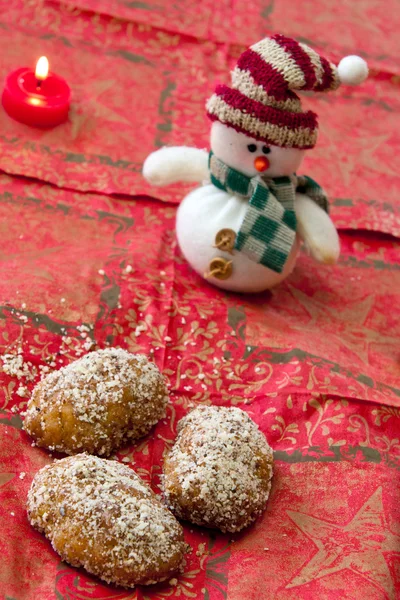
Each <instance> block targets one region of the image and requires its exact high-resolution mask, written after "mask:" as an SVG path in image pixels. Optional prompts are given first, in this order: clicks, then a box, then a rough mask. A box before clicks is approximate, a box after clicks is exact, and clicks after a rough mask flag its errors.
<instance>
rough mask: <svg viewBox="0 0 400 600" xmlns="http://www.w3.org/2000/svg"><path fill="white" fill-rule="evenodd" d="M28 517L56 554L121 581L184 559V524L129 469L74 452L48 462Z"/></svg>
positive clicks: (151, 578)
mask: <svg viewBox="0 0 400 600" xmlns="http://www.w3.org/2000/svg"><path fill="white" fill-rule="evenodd" d="M27 509H28V518H29V521H30V523H31V524H32V525H33V527H35V528H36V529H38V530H39V531H41V532H43V533H44V534H45V535H46V537H47V538H48V539H49V540H50V542H51V544H52V546H53V548H54V550H55V551H56V552H58V554H60V556H61V557H62V559H63V560H65V561H66V562H68V563H69V564H71V565H73V566H76V567H80V566H82V567H84V568H85V569H86V570H87V571H88V572H89V573H93V574H94V575H97V576H98V577H100V578H101V579H104V580H105V581H107V582H108V583H117V584H119V585H122V586H125V587H134V586H135V585H136V584H149V583H155V582H157V581H163V580H164V579H166V578H169V577H170V576H171V575H172V574H173V573H175V572H176V571H177V570H178V569H179V568H180V567H181V566H182V564H183V561H184V555H185V553H186V550H187V546H186V544H185V543H184V538H183V529H182V527H181V525H180V524H179V523H178V521H177V520H176V519H175V517H174V516H173V515H172V514H171V513H170V512H169V511H168V510H167V509H166V508H165V507H164V506H163V505H162V503H161V502H160V501H159V499H158V498H157V496H156V495H155V494H154V493H153V492H152V490H151V489H150V488H148V487H147V486H146V485H145V484H144V483H143V482H142V481H141V479H140V478H139V477H138V476H137V475H136V473H134V472H133V471H132V470H131V469H129V468H128V467H126V466H125V465H122V464H120V463H118V462H116V461H111V460H105V459H101V458H98V457H95V456H89V455H87V454H78V455H76V456H73V457H69V458H64V459H62V460H59V461H56V462H54V463H53V464H51V465H47V466H46V467H44V468H43V469H41V470H40V471H39V472H38V473H37V474H36V476H35V478H34V480H33V482H32V486H31V489H30V491H29V493H28V504H27Z"/></svg>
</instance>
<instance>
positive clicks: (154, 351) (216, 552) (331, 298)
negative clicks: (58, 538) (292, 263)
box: [0, 0, 400, 600]
mask: <svg viewBox="0 0 400 600" xmlns="http://www.w3.org/2000/svg"><path fill="white" fill-rule="evenodd" d="M2 4H3V5H2V10H1V14H0V31H1V36H0V50H1V51H0V70H1V73H2V74H3V75H2V76H3V77H5V75H6V74H7V73H8V72H9V71H11V70H12V69H14V68H16V67H18V66H23V65H30V64H34V61H35V60H36V58H37V57H38V56H39V55H42V54H46V55H47V56H48V57H49V59H50V62H51V67H52V69H53V70H54V71H55V72H57V73H59V74H60V75H63V76H64V77H65V78H66V79H67V80H68V82H69V83H70V85H71V88H72V91H73V105H72V110H71V115H70V119H69V121H68V122H67V123H66V124H64V125H62V126H60V127H58V128H56V129H53V130H50V131H40V130H35V129H30V128H29V127H27V126H24V125H21V124H18V123H16V122H14V121H12V120H11V119H9V118H8V116H7V115H6V114H5V113H4V112H3V111H2V110H0V170H1V174H0V348H1V354H2V355H3V356H4V354H11V355H12V356H16V355H18V351H19V349H21V350H20V356H21V357H22V360H23V361H25V363H26V364H27V363H31V366H29V365H28V368H27V371H26V372H25V374H22V375H21V377H20V379H18V378H17V377H15V376H12V375H10V374H7V372H5V370H7V369H5V370H4V366H3V367H0V371H1V372H0V385H1V390H2V394H1V396H0V500H1V503H0V514H1V523H2V529H1V535H0V557H1V560H0V598H1V599H2V600H53V599H57V600H89V599H103V598H104V599H111V598H112V599H114V600H128V599H129V600H161V599H167V598H168V599H170V600H175V599H178V598H179V599H180V600H184V599H193V600H303V599H304V600H314V599H316V598H318V599H321V600H396V599H398V598H400V591H399V590H400V502H399V498H400V495H399V492H400V485H399V482H400V472H399V471H400V350H399V348H400V344H399V339H400V302H399V300H400V250H399V241H398V238H399V237H400V201H399V199H398V194H399V187H400V186H399V179H400V165H399V159H398V154H399V135H400V134H399V130H398V122H399V113H400V94H399V84H400V69H399V66H398V60H397V57H398V54H399V45H398V41H397V40H398V36H397V32H398V31H399V25H400V23H399V11H398V6H397V3H396V1H395V0H388V1H387V2H386V3H383V2H382V0H358V1H357V2H353V3H349V2H347V1H345V0H338V1H337V2H335V3H334V4H332V3H330V2H327V1H326V0H318V1H317V0H316V1H313V2H311V0H304V1H303V2H293V1H292V0H275V1H274V0H253V1H252V2H249V3H245V2H240V1H239V0H221V1H220V2H214V1H213V2H211V0H204V2H198V1H195V0H171V2H168V3H167V2H166V0H141V1H134V2H132V1H131V0H114V1H113V2H111V0H68V1H67V2H65V3H60V2H57V1H45V2H43V1H40V0H28V1H23V0H14V1H13V2H8V3H5V2H4V3H2ZM276 31H281V32H282V33H285V34H286V35H293V36H296V37H297V38H298V39H300V40H302V41H305V42H307V43H309V44H311V45H312V46H313V47H315V48H316V49H318V50H320V51H321V52H323V53H324V54H326V55H327V56H328V57H329V58H331V59H334V60H339V59H340V58H341V57H342V56H343V55H345V54H348V53H359V54H361V55H362V56H364V57H365V58H366V59H367V60H368V61H369V64H370V66H371V77H370V79H369V80H368V81H367V82H366V83H365V84H364V85H363V86H361V87H360V88H358V89H350V90H349V88H343V89H341V90H340V91H339V92H337V93H336V94H329V95H324V96H318V97H311V96H309V97H307V98H306V99H305V101H306V104H307V105H308V106H310V107H312V108H313V109H315V110H316V112H318V114H319V116H320V123H321V133H320V139H319V143H318V145H317V147H316V149H315V150H313V151H312V152H310V154H309V157H308V158H307V159H306V165H305V171H306V172H307V173H309V174H310V175H311V176H312V177H314V178H315V179H316V180H317V181H319V182H320V183H321V184H323V185H324V187H325V188H326V189H327V191H328V192H329V195H330V198H331V201H332V216H333V219H334V220H335V223H336V224H337V226H338V227H339V228H340V236H341V243H342V256H341V258H340V262H339V264H338V265H337V266H336V267H333V268H325V267H321V266H317V265H315V264H314V263H313V262H312V261H311V259H310V258H309V257H307V256H306V255H305V254H304V255H302V256H301V257H300V260H299V261H298V264H297V267H296V269H295V271H294V273H293V274H292V276H291V277H290V278H289V279H288V280H287V281H286V282H285V283H284V284H282V285H281V286H280V287H278V288H277V289H275V290H273V291H272V292H268V293H264V294H260V295H256V296H252V297H250V296H242V295H238V294H237V295H236V294H231V293H224V292H221V291H219V290H217V289H216V288H213V287H211V286H210V285H209V284H208V283H206V282H205V281H203V280H202V279H200V278H199V277H198V276H197V275H196V274H195V273H193V271H192V270H191V268H190V267H189V266H188V265H187V264H186V262H185V261H184V260H183V257H182V255H181V254H180V251H179V249H178V248H177V246H176V241H175V233H174V219H175V213H176V204H177V202H178V201H179V199H180V198H181V197H182V195H183V193H184V191H183V188H182V187H180V186H174V187H171V188H168V189H162V190H154V189H151V188H150V187H149V186H148V185H147V184H146V183H145V182H144V181H143V179H142V178H141V175H140V170H141V164H142V162H143V159H144V158H145V156H146V155H147V154H148V153H149V152H151V151H152V150H154V149H155V148H157V147H160V146H162V145H165V144H190V145H196V146H198V147H206V146H207V143H208V123H207V121H206V119H205V116H204V100H205V99H206V98H207V96H208V95H209V94H210V93H211V92H212V90H213V86H214V85H215V83H216V82H221V81H226V80H227V77H228V74H229V69H230V68H231V67H232V65H233V64H234V63H235V60H236V58H237V57H238V55H239V53H240V52H241V51H242V50H243V49H244V48H245V46H246V45H247V44H250V43H252V42H254V41H257V40H258V39H259V38H261V37H262V36H264V35H267V34H269V33H272V32H276ZM128 265H130V266H131V267H132V270H130V269H126V267H127V266H128ZM99 271H100V273H99ZM103 271H104V273H103ZM81 325H86V327H87V328H89V333H88V334H87V336H88V337H89V339H90V340H91V341H92V342H93V348H94V347H96V346H98V347H104V346H105V345H106V344H111V345H119V346H122V347H124V348H127V349H128V350H130V351H132V352H145V353H147V354H149V355H151V356H153V357H154V360H155V361H156V363H157V364H158V365H159V367H160V368H161V369H162V370H163V372H164V373H165V374H166V376H167V377H168V379H169V382H170V389H171V398H172V403H171V405H170V407H169V410H168V415H167V418H166V419H165V420H164V421H162V422H160V423H159V424H158V425H157V427H156V428H155V430H154V432H153V433H152V434H151V435H149V436H148V437H146V438H145V439H143V440H141V441H140V443H138V444H136V445H132V446H130V447H127V448H124V449H123V450H122V451H121V452H119V453H118V458H119V459H120V460H123V461H124V462H125V463H126V464H129V465H130V466H132V467H133V468H134V469H135V470H136V471H137V472H138V473H139V474H140V475H141V476H142V477H143V478H144V479H145V480H146V481H147V482H149V483H150V484H151V485H152V486H153V488H154V489H155V491H158V490H159V483H160V473H161V465H162V456H163V453H164V452H165V450H166V449H167V448H169V447H170V446H171V444H172V443H173V440H174V437H175V434H176V424H177V421H178V420H179V418H180V417H181V416H182V415H183V414H185V412H186V411H187V410H188V409H189V408H190V407H191V406H193V405H195V404H197V403H214V404H219V405H236V406H240V407H242V408H243V409H244V410H246V411H248V413H249V414H250V416H251V417H252V418H253V419H254V420H255V421H256V422H257V423H258V425H259V426H260V428H261V429H262V431H263V432H264V433H265V435H266V436H267V438H268V440H269V442H270V444H271V446H272V447H273V448H274V451H275V460H276V469H275V477H274V483H273V488H272V494H271V498H270V502H269V504H268V508H267V511H266V512H265V514H264V516H263V517H262V518H261V519H260V520H259V521H258V522H257V523H256V524H255V525H254V526H253V527H252V528H250V529H249V530H247V531H244V532H243V533H241V534H238V535H233V536H232V535H230V536H227V535H222V534H219V533H216V532H210V531H206V530H204V529H201V528H198V527H194V526H193V527H191V526H190V525H189V526H185V532H186V538H187V541H188V542H189V544H190V545H191V547H192V552H191V554H190V555H189V557H188V564H187V567H186V572H185V574H184V575H182V576H181V577H179V579H178V582H177V583H176V584H175V585H172V584H169V583H166V584H163V585H158V586H155V587H142V588H137V589H135V590H133V591H132V590H131V591H126V590H122V589H117V588H114V587H111V586H106V585H104V584H102V583H100V582H99V580H97V579H95V578H93V577H90V576H88V575H86V574H85V573H84V572H83V571H79V570H76V569H73V568H71V567H68V566H67V565H65V564H63V563H61V562H60V559H59V557H58V556H57V555H56V554H55V552H53V550H52V549H51V547H50V545H49V543H48V542H47V541H46V540H45V539H44V538H43V537H42V536H41V535H40V534H38V533H37V532H35V531H33V530H32V528H31V527H30V525H29V523H28V521H27V518H26V513H25V499H26V494H27V490H28V488H29V485H30V483H31V480H32V478H33V476H34V474H35V473H36V472H37V470H38V469H39V468H41V467H42V466H43V465H45V464H47V463H48V462H50V461H51V460H52V457H51V456H50V455H49V454H48V453H47V452H46V451H44V450H40V449H38V448H35V447H32V446H31V441H30V439H29V438H28V436H27V435H26V434H25V433H24V432H22V430H21V423H22V421H21V416H20V413H21V412H23V410H24V407H25V405H26V400H27V399H26V397H24V396H20V395H19V393H18V391H19V392H20V393H21V386H23V387H26V388H28V389H29V390H31V389H32V387H33V385H34V383H35V382H36V381H37V380H38V379H39V377H40V374H41V373H42V372H46V370H47V369H52V368H54V363H55V364H56V368H58V367H59V366H61V365H63V364H66V363H68V362H70V361H71V360H73V359H75V358H77V357H79V356H81V355H82V354H83V353H84V352H86V349H85V346H84V344H85V343H86V342H87V338H84V337H82V335H83V333H82V331H81V327H80V326H81ZM138 325H139V326H140V327H139V329H138ZM137 334H138V335H137ZM86 346H87V344H86ZM1 362H3V361H1ZM27 373H28V377H27V376H26V374H27ZM30 375H32V377H31V376H30Z"/></svg>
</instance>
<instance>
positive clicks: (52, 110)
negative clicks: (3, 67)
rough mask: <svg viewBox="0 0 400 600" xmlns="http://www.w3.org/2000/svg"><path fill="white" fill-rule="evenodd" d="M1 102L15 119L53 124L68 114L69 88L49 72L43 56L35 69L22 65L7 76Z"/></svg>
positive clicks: (27, 122) (59, 78)
mask: <svg viewBox="0 0 400 600" xmlns="http://www.w3.org/2000/svg"><path fill="white" fill-rule="evenodd" d="M2 101H3V106H4V108H5V110H6V112H7V113H8V114H9V115H10V117H12V118H13V119H16V120H17V121H20V122H21V123H26V125H31V126H33V127H55V126H56V125H59V124H60V123H63V122H64V121H65V120H66V119H67V117H68V110H69V105H70V101H71V90H70V88H69V86H68V84H67V82H66V81H65V79H63V78H62V77H59V76H58V75H56V74H55V73H49V63H48V60H47V58H46V57H45V56H42V57H41V58H39V60H38V62H37V64H36V70H35V71H33V69H28V68H21V69H17V70H16V71H13V72H12V73H10V74H9V75H8V76H7V79H6V84H5V87H4V91H3V98H2Z"/></svg>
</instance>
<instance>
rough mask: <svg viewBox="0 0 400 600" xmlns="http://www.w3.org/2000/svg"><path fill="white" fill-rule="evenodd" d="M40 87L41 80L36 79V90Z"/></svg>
mask: <svg viewBox="0 0 400 600" xmlns="http://www.w3.org/2000/svg"><path fill="white" fill-rule="evenodd" d="M41 87H42V81H41V79H37V80H36V89H37V90H40V89H41Z"/></svg>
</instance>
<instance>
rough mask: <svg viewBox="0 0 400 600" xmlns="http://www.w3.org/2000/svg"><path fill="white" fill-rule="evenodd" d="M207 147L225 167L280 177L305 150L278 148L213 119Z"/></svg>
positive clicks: (296, 164)
mask: <svg viewBox="0 0 400 600" xmlns="http://www.w3.org/2000/svg"><path fill="white" fill-rule="evenodd" d="M211 150H212V151H213V152H214V154H215V156H216V157H217V158H219V159H220V160H222V161H223V162H224V163H225V164H226V165H228V167H232V168H233V169H236V170H237V171H240V172H241V173H244V174H245V175H247V176H248V177H254V176H255V175H262V176H263V177H283V176H284V175H292V174H293V173H295V172H296V171H297V169H298V168H299V166H300V164H301V162H302V160H303V157H304V154H305V150H299V149H298V148H280V147H279V146H274V145H271V144H265V143H263V142H260V141H258V140H256V139H254V138H252V137H249V136H248V135H246V134H244V133H241V132H239V131H236V130H235V129H233V127H228V126H227V125H224V124H223V123H221V122H220V121H214V123H213V124H212V127H211Z"/></svg>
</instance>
